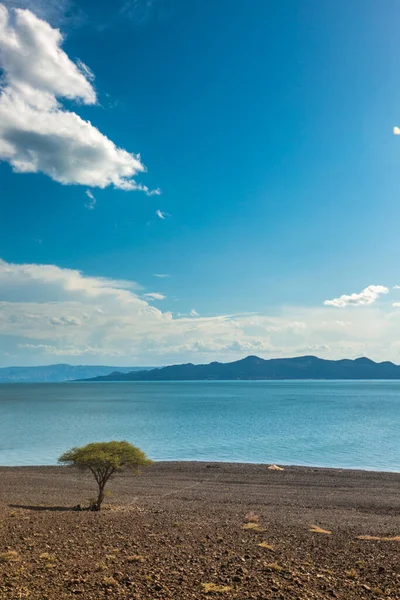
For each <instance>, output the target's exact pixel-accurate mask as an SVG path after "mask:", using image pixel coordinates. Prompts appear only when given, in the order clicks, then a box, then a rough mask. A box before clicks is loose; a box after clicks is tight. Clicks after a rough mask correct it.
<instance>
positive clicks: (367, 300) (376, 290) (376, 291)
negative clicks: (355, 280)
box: [324, 285, 389, 308]
mask: <svg viewBox="0 0 400 600" xmlns="http://www.w3.org/2000/svg"><path fill="white" fill-rule="evenodd" d="M388 292H389V290H388V288H387V287H384V286H383V285H369V286H368V287H366V288H365V289H363V291H362V292H360V293H359V294H350V295H349V296H348V295H346V294H343V296H340V297H339V298H333V300H325V302H324V304H325V305H326V306H336V307H340V308H343V307H344V306H368V305H369V304H372V303H373V302H375V301H376V300H377V299H378V298H379V296H380V295H381V294H387V293H388Z"/></svg>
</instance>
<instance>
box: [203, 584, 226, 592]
mask: <svg viewBox="0 0 400 600" xmlns="http://www.w3.org/2000/svg"><path fill="white" fill-rule="evenodd" d="M201 587H202V588H203V592H205V593H206V594H210V593H212V592H215V593H218V594H223V593H225V592H230V591H231V590H232V588H231V586H229V585H217V584H216V583H202V584H201Z"/></svg>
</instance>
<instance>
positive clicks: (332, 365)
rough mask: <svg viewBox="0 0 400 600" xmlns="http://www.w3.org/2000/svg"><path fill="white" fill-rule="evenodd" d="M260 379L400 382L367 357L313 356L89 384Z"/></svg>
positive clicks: (188, 367) (116, 376)
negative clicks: (353, 358) (352, 358)
mask: <svg viewBox="0 0 400 600" xmlns="http://www.w3.org/2000/svg"><path fill="white" fill-rule="evenodd" d="M207 379H208V380H235V379H239V380H257V379H258V380H262V379H400V366H398V365H395V364H393V363H392V362H381V363H376V362H374V361H373V360H370V359H369V358H356V359H355V360H350V359H343V360H324V359H322V358H317V357H316V356H300V357H296V358H272V359H269V360H263V359H262V358H258V356H248V357H247V358H243V359H242V360H237V361H235V362H231V363H220V362H212V363H210V364H208V365H193V364H191V363H188V364H184V365H172V366H170V367H162V368H156V369H151V370H147V371H144V370H136V371H131V372H130V373H126V372H125V373H121V372H118V371H114V372H113V373H110V374H109V375H105V376H101V377H94V378H91V379H90V381H201V380H207Z"/></svg>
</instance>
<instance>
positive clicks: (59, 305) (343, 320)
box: [0, 261, 400, 365]
mask: <svg viewBox="0 0 400 600" xmlns="http://www.w3.org/2000/svg"><path fill="white" fill-rule="evenodd" d="M149 293H150V294H157V293H158V292H149ZM152 300H154V298H150V297H146V296H145V295H144V294H143V292H142V291H141V289H140V287H139V286H138V285H137V284H136V283H135V282H133V281H126V280H115V279H110V278H106V277H99V276H88V275H85V274H83V273H81V272H80V271H77V270H74V269H64V268H60V267H58V266H56V265H41V264H13V263H8V262H5V261H0V352H2V353H3V356H6V354H5V353H8V356H9V357H10V358H9V359H7V360H9V361H12V362H13V363H14V364H17V363H25V364H26V362H31V363H36V364H38V363H45V362H51V360H52V359H53V360H54V356H57V357H63V356H64V357H65V360H68V362H73V363H74V362H75V364H77V363H78V362H79V361H82V357H85V362H88V363H90V362H91V363H93V364H95V363H96V362H97V363H98V361H99V360H101V362H103V363H108V364H135V363H137V364H142V365H145V364H166V363H170V362H187V361H188V360H190V361H192V362H208V361H211V360H220V361H229V360H235V359H237V358H240V357H243V356H245V355H246V354H258V355H261V356H265V357H271V356H274V357H279V356H296V355H299V354H310V353H312V354H317V355H319V356H322V357H326V358H343V357H350V358H352V357H357V356H360V355H367V356H370V357H371V358H373V359H379V360H394V361H395V362H400V344H399V341H398V340H399V339H400V311H398V310H397V309H394V308H391V307H390V306H389V307H388V306H387V305H382V306H381V307H378V306H376V305H367V306H364V307H362V310H355V309H354V306H344V307H342V309H341V314H340V320H338V316H337V312H336V311H333V310H331V309H329V308H328V307H324V306H320V307H308V308H304V307H283V308H281V309H280V310H278V311H275V314H272V315H268V314H236V315H216V316H211V317H202V316H199V315H198V314H197V312H196V313H193V312H192V313H191V314H190V315H186V316H177V315H173V314H171V313H170V312H168V311H164V312H163V311H161V310H159V309H158V308H156V307H155V306H152V305H151V304H150V302H151V301H152ZM196 315H197V316H196ZM194 317H195V318H194ZM52 357H53V358H52ZM4 360H6V359H4Z"/></svg>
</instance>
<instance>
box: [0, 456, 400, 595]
mask: <svg viewBox="0 0 400 600" xmlns="http://www.w3.org/2000/svg"><path fill="white" fill-rule="evenodd" d="M109 490H110V492H111V494H110V496H109V497H108V498H107V500H106V503H107V504H106V506H105V508H104V510H102V511H101V512H100V513H94V512H89V511H82V512H78V511H74V510H71V508H72V507H74V506H75V505H78V504H81V505H82V506H84V505H87V504H88V501H89V499H90V498H92V497H94V496H95V491H96V489H95V482H94V480H93V479H92V478H91V477H90V476H89V475H83V474H80V473H78V472H76V471H74V470H72V469H70V468H62V467H1V468H0V599H1V600H3V599H4V600H6V599H7V600H8V599H9V600H17V599H20V598H29V599H31V600H53V599H54V600H56V599H57V600H58V599H64V598H76V597H78V598H79V597H80V598H84V599H88V600H99V599H102V598H113V599H114V598H118V599H120V598H121V599H132V600H134V599H135V600H141V599H145V600H147V599H149V600H150V599H151V600H156V599H157V600H176V599H179V598H182V599H183V598H222V599H223V598H238V599H243V600H245V599H257V600H263V599H265V600H272V599H274V600H278V599H279V600H281V599H284V600H286V599H293V600H300V599H301V600H306V599H307V600H309V599H313V598H318V599H326V598H340V599H343V600H349V599H352V598H387V599H391V600H395V599H396V600H399V599H400V474H397V473H378V472H368V471H347V470H341V469H320V468H318V469H317V468H308V467H307V468H306V467H284V470H282V471H279V470H270V469H268V466H267V465H251V464H228V463H195V462H175V463H174V462H164V463H161V462H160V463H156V464H154V465H153V466H152V467H151V468H150V469H148V470H147V471H146V472H144V473H143V474H142V475H141V476H140V477H135V476H131V475H129V474H125V473H124V474H121V475H119V476H117V477H115V478H114V479H113V480H112V481H111V482H110V484H109Z"/></svg>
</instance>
